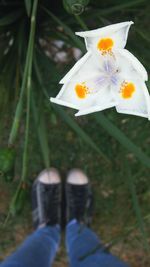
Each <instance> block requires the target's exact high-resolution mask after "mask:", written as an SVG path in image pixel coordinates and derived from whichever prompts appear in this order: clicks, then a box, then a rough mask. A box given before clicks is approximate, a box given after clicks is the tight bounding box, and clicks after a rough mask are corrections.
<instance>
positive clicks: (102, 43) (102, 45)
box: [97, 38, 114, 52]
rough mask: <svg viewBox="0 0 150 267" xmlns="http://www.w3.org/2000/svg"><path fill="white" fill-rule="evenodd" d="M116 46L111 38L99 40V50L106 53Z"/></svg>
mask: <svg viewBox="0 0 150 267" xmlns="http://www.w3.org/2000/svg"><path fill="white" fill-rule="evenodd" d="M113 45H114V41H113V40H112V39H111V38H102V39H100V40H99V42H98V44H97V48H98V49H99V50H100V51H102V52H104V51H110V50H111V49H112V47H113Z"/></svg>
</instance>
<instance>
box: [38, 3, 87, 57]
mask: <svg viewBox="0 0 150 267" xmlns="http://www.w3.org/2000/svg"><path fill="white" fill-rule="evenodd" d="M42 9H43V10H44V11H45V12H46V13H47V15H48V16H50V17H51V18H52V19H53V21H55V22H56V23H57V24H58V25H60V26H61V27H63V29H64V31H65V33H66V34H67V35H68V36H70V38H71V39H72V40H73V41H74V44H75V45H76V46H77V47H79V48H80V49H81V50H82V51H83V52H85V45H84V44H83V42H82V41H80V39H78V38H77V37H76V36H75V34H74V32H73V31H72V30H71V28H70V27H68V26H67V25H66V24H65V23H64V22H63V21H61V20H60V19H59V18H58V17H56V16H55V15H54V14H53V13H51V12H50V11H49V10H48V9H47V8H45V7H43V6H42Z"/></svg>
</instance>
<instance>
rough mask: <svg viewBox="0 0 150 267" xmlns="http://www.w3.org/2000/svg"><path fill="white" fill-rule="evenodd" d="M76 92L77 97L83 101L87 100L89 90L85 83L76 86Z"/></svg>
mask: <svg viewBox="0 0 150 267" xmlns="http://www.w3.org/2000/svg"><path fill="white" fill-rule="evenodd" d="M75 91H76V94H77V96H78V97H79V98H82V99H83V98H85V97H86V95H87V94H88V88H87V86H86V85H85V83H81V84H79V83H78V84H76V86H75Z"/></svg>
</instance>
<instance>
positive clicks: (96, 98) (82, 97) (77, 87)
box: [50, 77, 116, 110]
mask: <svg viewBox="0 0 150 267" xmlns="http://www.w3.org/2000/svg"><path fill="white" fill-rule="evenodd" d="M102 78H103V77H101V79H100V81H99V80H98V81H97V78H96V80H95V78H94V80H92V79H91V80H90V79H89V80H87V81H86V82H85V83H83V82H80V81H79V82H78V83H77V82H76V81H72V82H69V83H66V84H64V85H63V86H62V89H61V90H60V92H59V94H58V95H57V97H56V98H51V99H50V100H51V102H54V103H56V104H60V105H64V106H67V107H71V108H75V109H78V110H82V109H88V108H89V107H90V108H91V107H95V106H100V105H102V107H103V106H105V103H106V105H108V104H107V103H110V102H112V96H111V95H110V92H109V91H108V83H107V80H106V81H105V80H104V79H102ZM115 104H116V103H115ZM115 104H113V105H115ZM111 105H112V104H111Z"/></svg>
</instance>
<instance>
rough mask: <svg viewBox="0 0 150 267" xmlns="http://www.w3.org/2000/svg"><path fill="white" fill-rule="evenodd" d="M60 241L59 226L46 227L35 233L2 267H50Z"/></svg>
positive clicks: (0, 266)
mask: <svg viewBox="0 0 150 267" xmlns="http://www.w3.org/2000/svg"><path fill="white" fill-rule="evenodd" d="M59 240H60V227H59V226H46V227H43V228H40V229H38V230H36V231H35V232H33V234H31V235H30V236H29V237H28V238H27V239H26V240H25V241H24V242H23V244H22V245H21V246H20V247H19V248H18V249H17V251H15V252H14V253H13V254H12V255H11V256H9V257H8V258H7V259H5V260H4V261H3V262H2V263H1V264H0V267H50V265H51V264H52V262H53V260H54V257H55V254H56V251H57V249H58V245H59Z"/></svg>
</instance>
